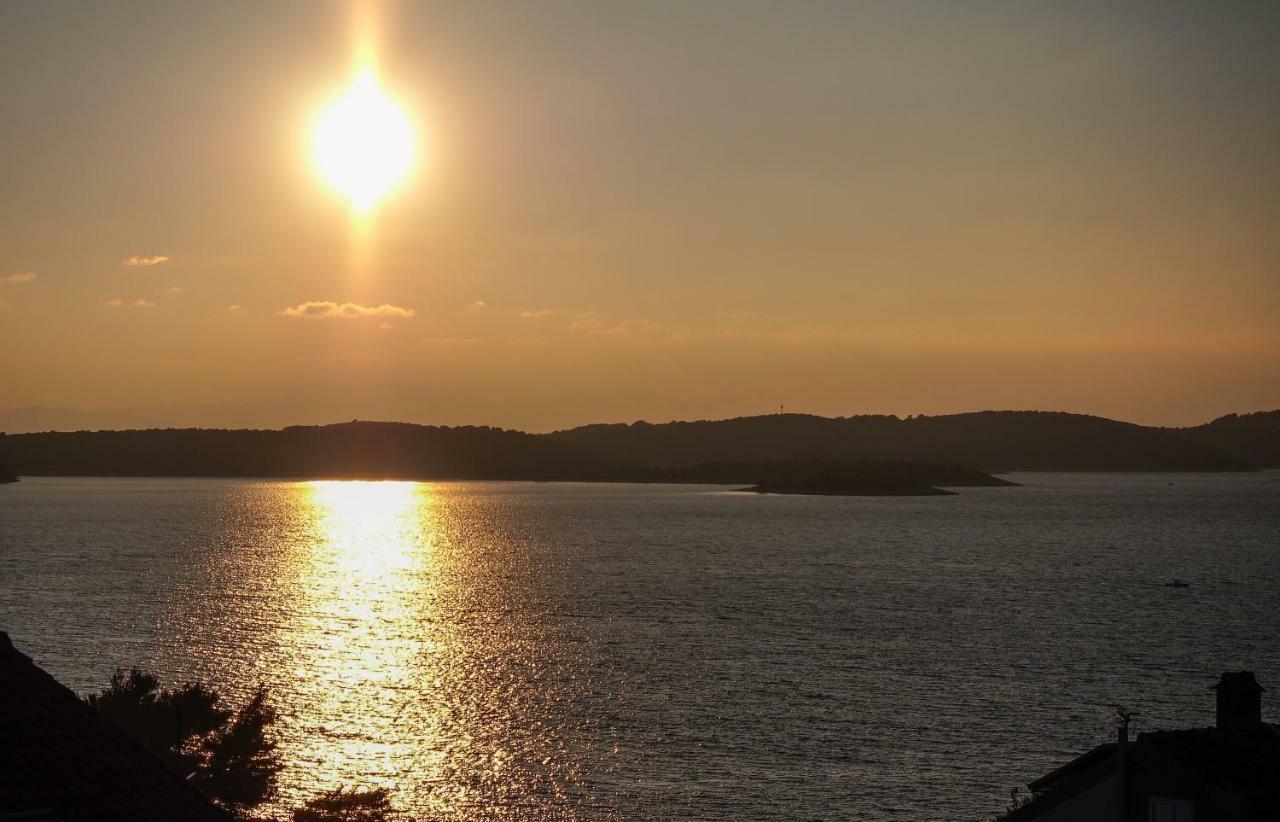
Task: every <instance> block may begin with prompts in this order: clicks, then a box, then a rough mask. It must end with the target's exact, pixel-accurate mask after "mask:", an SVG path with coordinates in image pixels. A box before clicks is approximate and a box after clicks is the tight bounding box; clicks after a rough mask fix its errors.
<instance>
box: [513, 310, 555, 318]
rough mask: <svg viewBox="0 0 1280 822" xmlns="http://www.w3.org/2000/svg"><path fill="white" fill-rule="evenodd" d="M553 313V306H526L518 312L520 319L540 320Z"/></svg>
mask: <svg viewBox="0 0 1280 822" xmlns="http://www.w3.org/2000/svg"><path fill="white" fill-rule="evenodd" d="M555 313H556V312H555V309H553V308H526V309H525V310H524V311H521V312H520V319H522V320H541V319H545V318H547V317H550V316H551V315H552V314H555Z"/></svg>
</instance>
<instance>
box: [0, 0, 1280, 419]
mask: <svg viewBox="0 0 1280 822" xmlns="http://www.w3.org/2000/svg"><path fill="white" fill-rule="evenodd" d="M353 10H354V11H353ZM353 13H354V14H357V15H358V14H367V15H370V16H371V18H374V19H376V21H377V23H378V25H377V27H376V28H377V30H378V32H380V36H379V37H378V38H377V44H378V54H377V66H378V73H379V78H380V81H381V83H382V84H383V86H384V87H385V89H386V90H387V93H388V94H389V95H390V97H391V98H392V99H393V100H394V101H396V102H397V103H398V104H400V105H402V107H403V110H404V111H405V112H406V113H407V116H408V117H409V119H410V120H411V121H412V124H413V127H414V129H416V134H417V137H418V144H417V147H418V149H419V152H420V154H419V156H418V158H417V161H416V163H415V165H414V167H413V169H412V171H411V172H409V174H408V177H407V178H406V179H405V180H404V181H403V182H402V183H400V184H398V185H396V186H395V187H393V188H392V189H390V191H389V193H388V194H387V196H386V197H385V198H384V199H383V200H381V201H380V202H379V203H378V204H377V207H376V213H374V215H373V216H372V217H370V218H369V220H368V225H367V226H365V227H364V228H361V229H359V230H357V226H356V221H355V220H354V219H353V217H352V214H351V209H350V208H349V206H348V203H347V202H346V201H345V200H344V199H343V197H342V196H340V195H339V194H338V193H336V192H334V191H333V190H332V189H331V188H330V187H328V186H326V184H325V180H324V179H323V175H322V174H320V173H319V172H318V171H317V169H316V167H315V163H314V162H313V158H312V156H311V153H310V148H309V147H310V145H311V142H310V141H311V131H312V128H313V124H314V123H315V121H316V117H317V114H318V112H320V111H321V110H322V109H323V108H324V106H325V105H326V104H327V103H328V102H329V101H331V100H332V99H333V98H334V97H335V95H336V94H338V93H340V92H341V91H342V89H343V88H344V86H345V84H346V83H347V81H348V79H349V77H350V75H351V69H352V60H353V55H352V43H351V39H352V38H351V28H352V26H351V21H352V17H353ZM1276 42H1280V6H1277V5H1276V4H1273V3H1250V2H1236V3H1223V4H1214V5H1213V6H1208V5H1204V4H1195V3H1183V2H1171V3H1166V4H1162V5H1161V6H1160V8H1159V13H1150V12H1149V11H1146V12H1144V11H1142V10H1139V9H1117V8H1114V7H1108V6H1105V5H1103V4H1094V3H1082V4H1072V5H1071V6H1069V7H1067V6H1062V5H1056V4H1051V3H1024V4H1016V5H1014V4H1001V5H996V4H985V3H984V4H966V5H965V7H964V8H963V9H961V8H959V7H957V6H954V5H950V4H945V3H940V2H939V3H902V4H892V5H889V4H870V3H867V4H849V3H813V4H803V5H798V4H770V3H755V2H746V0H743V1H742V2H708V3H700V4H696V5H689V4H679V3H658V4H644V5H631V4H626V3H598V4H589V5H588V4H570V3H543V4H538V5H537V6H536V7H533V6H527V5H521V4H493V5H485V6H483V7H474V6H468V7H463V6H436V5H429V4H408V3H404V4H394V3H387V4H374V3H355V4H351V3H302V2H291V3H287V2H281V3H273V4H269V5H266V4H253V3H231V4H217V5H189V6H183V7H177V6H173V5H171V4H167V3H161V2H138V3H130V4H127V5H126V4H114V3H70V2H58V3H26V2H14V3H6V4H4V5H3V6H0V71H2V72H3V73H4V76H5V77H6V78H8V79H9V82H7V83H5V84H4V85H3V86H0V108H3V110H4V111H5V112H6V115H7V116H6V117H5V121H4V123H3V124H2V125H0V134H3V138H2V139H3V143H4V145H5V148H6V150H5V152H4V153H3V154H0V187H2V188H3V190H4V191H5V193H6V195H7V196H6V197H4V198H3V201H2V202H0V415H2V413H3V412H4V410H5V409H25V408H30V407H46V408H52V409H71V410H73V411H75V412H77V413H80V412H83V413H85V414H87V415H88V418H89V419H94V418H97V419H106V420H109V419H110V418H111V415H112V414H113V413H117V412H116V411H112V410H111V409H134V410H137V409H142V410H143V411H144V412H145V413H148V414H151V413H155V414H159V415H160V416H161V417H162V416H163V414H164V413H172V414H173V416H174V419H173V420H171V421H170V422H171V424H174V425H210V426H227V425H231V426H234V427H244V426H253V427H278V426H280V425H285V424H294V423H319V422H334V421H339V420H345V419H351V418H357V417H358V418H361V419H388V420H405V421H412V422H429V423H434V424H447V425H458V424H468V423H472V424H490V425H497V426H501V427H507V428H518V429H522V430H529V431H548V430H552V429H557V428H567V427H572V426H576V425H580V424H584V423H589V422H601V421H631V420H636V419H648V420H652V421H665V420H670V419H699V418H724V417H733V416H740V415H752V414H763V413H770V412H772V411H776V410H777V409H778V408H779V406H782V405H785V407H786V409H787V410H788V411H791V410H795V411H801V412H809V413H816V414H821V415H826V416H846V415H852V414H863V413H895V414H898V415H900V416H905V415H907V414H920V413H923V414H931V415H932V414H941V413H953V412H961V411H972V410H980V409H986V408H1016V409H1021V408H1025V409H1043V410H1063V411H1071V412H1078V413H1089V414H1097V415H1100V416H1105V417H1110V418H1114V419H1121V420H1127V421H1133V422H1140V423H1143V424H1152V425H1189V424H1196V423H1201V422H1206V421H1208V420H1210V419H1213V418H1215V417H1217V416H1220V415H1222V414H1226V413H1229V412H1240V413H1244V412H1248V411H1256V410H1264V409H1272V408H1277V407H1280V163H1278V162H1277V160H1276V146H1277V145H1280V108H1277V106H1275V104H1274V93H1275V89H1276V88H1277V86H1278V85H1280V50H1277V49H1276V48H1275V47H1274V46H1275V43H1276ZM95 415H97V416H96V417H95ZM157 424H165V423H164V420H163V419H157ZM86 425H88V426H90V427H92V426H94V425H95V424H94V423H92V422H90V423H86ZM104 427H110V426H104ZM0 430H3V426H2V425H0Z"/></svg>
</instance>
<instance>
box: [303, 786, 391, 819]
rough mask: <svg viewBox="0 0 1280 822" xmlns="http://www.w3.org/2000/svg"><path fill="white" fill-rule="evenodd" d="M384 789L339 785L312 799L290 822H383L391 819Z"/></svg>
mask: <svg viewBox="0 0 1280 822" xmlns="http://www.w3.org/2000/svg"><path fill="white" fill-rule="evenodd" d="M390 814H391V800H390V798H389V796H388V794H387V789H386V788H377V789H374V790H369V791H360V790H346V789H345V788H339V789H337V790H336V791H329V792H328V793H324V794H321V795H320V796H317V797H316V798H315V799H312V800H311V801H310V802H308V803H307V804H306V805H304V806H303V807H301V808H298V809H297V810H295V811H294V812H293V822H382V820H385V819H388V818H390Z"/></svg>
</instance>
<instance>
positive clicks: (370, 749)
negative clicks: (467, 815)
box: [284, 482, 441, 790]
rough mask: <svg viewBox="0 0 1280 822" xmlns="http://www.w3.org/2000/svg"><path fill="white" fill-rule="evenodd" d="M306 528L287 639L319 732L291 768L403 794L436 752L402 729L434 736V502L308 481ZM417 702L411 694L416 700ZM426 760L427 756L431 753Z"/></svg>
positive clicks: (300, 746) (386, 486)
mask: <svg viewBox="0 0 1280 822" xmlns="http://www.w3.org/2000/svg"><path fill="white" fill-rule="evenodd" d="M299 505H300V506H301V508H302V509H303V510H302V511H301V512H300V514H301V516H300V517H299V519H300V520H301V523H302V525H303V527H304V528H306V530H307V532H308V536H309V537H310V538H309V539H304V540H300V541H299V548H300V555H298V556H296V557H295V561H296V567H297V572H298V578H297V584H296V589H295V590H297V591H298V593H299V600H300V601H298V602H296V603H295V607H294V609H293V614H294V619H293V620H292V621H291V623H290V624H288V625H287V626H285V628H284V631H285V633H286V634H287V637H286V638H285V641H286V643H287V645H288V646H289V647H290V648H291V649H292V651H293V653H294V654H295V657H294V674H295V677H296V682H295V689H296V696H295V697H294V698H295V699H301V700H302V701H303V704H304V705H305V706H307V709H306V710H307V714H309V715H310V716H312V717H315V718H317V719H319V720H320V723H321V724H320V725H319V726H318V727H308V728H303V729H302V731H303V734H302V735H301V736H300V737H299V738H298V739H297V740H295V742H296V744H297V749H296V750H294V751H291V752H288V755H289V756H291V757H293V763H292V764H294V766H295V767H298V766H302V767H304V768H306V769H308V770H310V771H312V772H313V773H312V774H310V776H311V777H312V778H313V779H314V777H315V775H316V774H315V773H314V772H315V771H319V772H321V773H326V772H327V773H329V774H331V781H332V784H334V785H335V786H336V785H337V784H342V783H343V777H346V778H348V779H349V778H350V775H351V774H353V773H358V774H361V775H362V776H363V778H364V784H366V785H367V786H369V787H373V786H382V787H388V788H391V789H393V790H398V789H401V788H402V787H407V786H406V785H405V783H406V781H407V780H417V779H421V778H422V777H423V776H424V770H429V769H430V766H431V764H432V763H431V762H430V761H429V760H430V759H431V758H433V757H432V756H431V755H430V754H431V752H433V751H436V750H438V749H439V748H440V747H441V746H439V745H436V744H432V742H433V741H432V740H430V739H422V738H420V737H410V736H408V735H406V734H404V733H401V732H399V730H398V729H399V728H400V727H402V723H404V722H405V721H406V720H408V721H410V722H411V723H412V725H413V726H415V727H416V729H417V730H418V731H419V732H421V731H423V730H425V729H429V728H430V726H431V725H432V723H431V722H429V721H425V722H424V720H425V719H428V717H424V716H406V714H417V713H422V712H426V713H428V714H429V713H430V707H431V698H432V694H431V691H430V683H431V682H432V681H433V680H434V679H435V677H433V676H430V667H431V662H432V657H433V650H434V647H433V646H434V645H435V644H436V643H435V637H434V636H433V634H435V633H436V626H435V625H434V623H436V622H437V620H435V619H434V614H433V612H432V610H433V607H434V603H435V599H436V597H435V594H436V585H437V582H438V570H439V569H438V568H436V567H435V566H434V564H433V559H434V558H433V554H434V549H435V547H436V530H437V529H436V514H435V499H434V496H433V493H432V489H431V486H429V485H426V484H422V483H414V482H312V483H307V484H306V485H305V486H304V490H303V492H302V494H300V499H299ZM411 695H413V696H411ZM424 752H425V754H426V755H425V756H424Z"/></svg>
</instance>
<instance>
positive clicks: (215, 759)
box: [88, 668, 283, 816]
mask: <svg viewBox="0 0 1280 822" xmlns="http://www.w3.org/2000/svg"><path fill="white" fill-rule="evenodd" d="M88 702H89V704H90V705H91V706H93V707H94V709H95V710H97V712H98V715H99V716H101V717H103V718H104V719H106V720H107V721H109V722H111V723H112V724H114V725H115V726H116V727H118V728H120V729H121V730H122V731H124V732H125V733H127V734H129V735H130V736H131V737H133V738H134V739H135V740H137V741H138V742H139V743H141V744H142V746H143V747H145V748H146V749H147V750H148V751H150V752H151V753H152V754H153V755H154V756H156V757H157V758H158V759H160V761H162V762H164V763H165V764H166V765H167V766H168V767H169V768H170V769H172V770H173V771H174V772H175V773H177V774H179V775H180V776H182V777H183V778H185V779H187V780H189V781H190V782H191V784H192V785H194V786H196V787H197V788H199V789H200V790H201V792H203V793H204V794H205V795H206V796H208V797H209V798H210V799H212V800H213V801H214V802H216V803H217V804H218V805H220V806H222V807H223V808H224V809H226V810H227V811H229V812H231V813H232V814H233V815H236V816H244V815H245V814H246V813H247V812H248V811H249V810H250V809H251V808H254V807H256V806H258V805H260V804H262V803H263V802H266V801H267V800H269V799H271V798H272V797H273V796H274V795H275V780H276V774H277V773H279V772H280V769H281V768H282V767H283V765H282V764H281V762H280V760H279V759H278V757H277V756H276V751H275V748H276V743H275V741H274V740H273V739H271V738H270V737H269V736H268V734H267V729H268V728H269V726H270V725H271V724H272V723H273V722H274V721H275V718H276V714H275V710H274V709H272V708H271V707H270V706H269V705H267V690H266V688H265V687H263V686H259V687H258V689H257V691H255V692H254V694H253V696H252V697H251V698H250V700H249V702H248V703H246V704H245V705H244V706H243V707H241V708H240V709H239V710H235V711H233V710H230V709H227V708H224V707H223V706H222V704H221V700H220V699H219V697H218V694H217V692H216V691H213V690H210V689H208V688H206V687H205V686H204V685H202V684H201V683H199V682H196V683H187V684H185V685H181V686H179V687H177V688H174V689H172V690H162V689H161V688H160V683H159V680H158V679H156V677H155V676H153V675H151V674H148V673H144V672H142V671H140V670H138V669H137V668H134V669H133V670H131V671H130V672H129V673H128V674H127V675H126V674H125V673H124V671H122V670H117V671H116V673H115V675H114V676H112V677H111V685H110V687H108V688H107V689H106V690H105V691H103V692H102V693H99V694H93V695H91V696H89V698H88Z"/></svg>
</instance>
